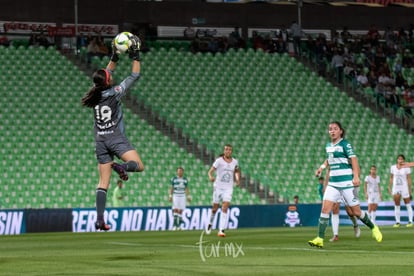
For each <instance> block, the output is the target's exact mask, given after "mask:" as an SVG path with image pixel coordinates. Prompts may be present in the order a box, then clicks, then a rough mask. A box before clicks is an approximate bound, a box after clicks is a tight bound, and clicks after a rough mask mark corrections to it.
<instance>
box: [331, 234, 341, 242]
mask: <svg viewBox="0 0 414 276" xmlns="http://www.w3.org/2000/svg"><path fill="white" fill-rule="evenodd" d="M329 241H330V242H336V241H339V237H338V235H335V236H333V237H332V238H330V239H329Z"/></svg>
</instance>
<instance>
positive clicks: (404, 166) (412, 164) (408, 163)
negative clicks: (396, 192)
mask: <svg viewBox="0 0 414 276" xmlns="http://www.w3.org/2000/svg"><path fill="white" fill-rule="evenodd" d="M402 167H403V168H410V167H414V162H404V164H403V165H402Z"/></svg>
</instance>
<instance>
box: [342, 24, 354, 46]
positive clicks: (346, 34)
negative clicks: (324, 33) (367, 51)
mask: <svg viewBox="0 0 414 276" xmlns="http://www.w3.org/2000/svg"><path fill="white" fill-rule="evenodd" d="M340 35H341V39H342V41H343V43H344V44H346V43H348V42H349V40H350V39H351V38H352V35H351V33H350V32H349V30H348V27H347V26H344V27H343V29H342V31H341V33H340Z"/></svg>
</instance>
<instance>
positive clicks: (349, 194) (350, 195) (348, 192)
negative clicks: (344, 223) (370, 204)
mask: <svg viewBox="0 0 414 276" xmlns="http://www.w3.org/2000/svg"><path fill="white" fill-rule="evenodd" d="M357 191H358V190H357V189H355V188H353V189H351V188H348V189H344V190H340V189H337V188H335V187H332V186H327V187H326V190H325V193H324V194H323V200H329V201H332V202H341V200H343V203H344V204H345V205H347V206H350V207H353V206H357V205H359V199H358V194H357Z"/></svg>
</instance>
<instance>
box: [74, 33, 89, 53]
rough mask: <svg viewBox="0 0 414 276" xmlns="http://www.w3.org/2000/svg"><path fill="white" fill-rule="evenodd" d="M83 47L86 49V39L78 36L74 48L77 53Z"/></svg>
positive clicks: (83, 36)
mask: <svg viewBox="0 0 414 276" xmlns="http://www.w3.org/2000/svg"><path fill="white" fill-rule="evenodd" d="M83 47H85V48H86V47H88V40H87V38H86V37H85V35H84V34H80V35H78V37H77V38H76V48H77V49H78V51H79V50H80V49H81V48H83Z"/></svg>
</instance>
